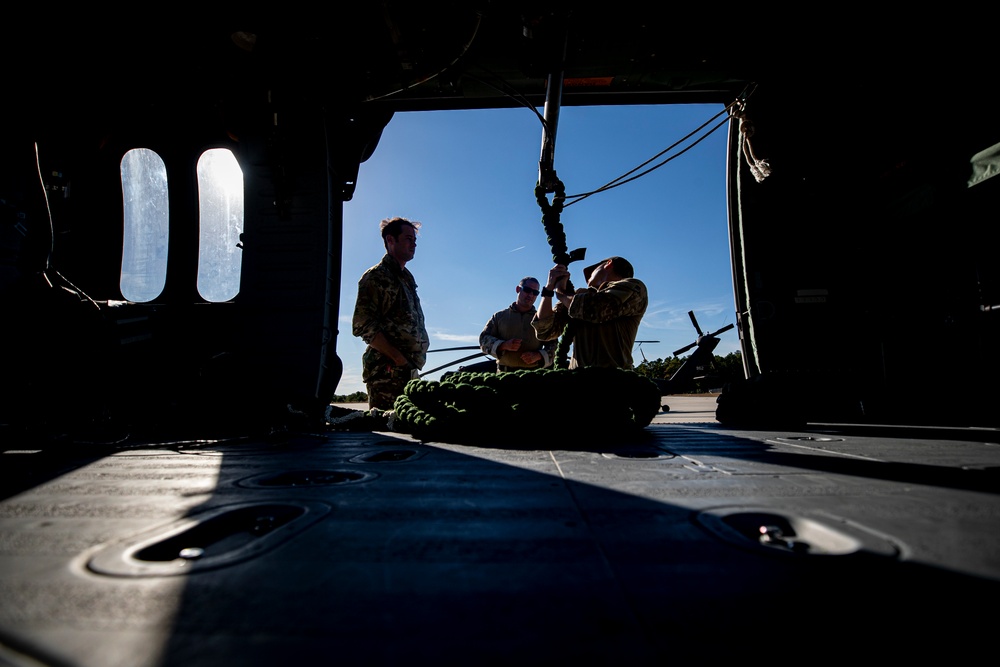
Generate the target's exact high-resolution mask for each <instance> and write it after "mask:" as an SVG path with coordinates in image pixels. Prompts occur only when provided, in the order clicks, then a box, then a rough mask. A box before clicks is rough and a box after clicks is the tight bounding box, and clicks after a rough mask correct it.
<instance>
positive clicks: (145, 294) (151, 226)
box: [119, 148, 169, 302]
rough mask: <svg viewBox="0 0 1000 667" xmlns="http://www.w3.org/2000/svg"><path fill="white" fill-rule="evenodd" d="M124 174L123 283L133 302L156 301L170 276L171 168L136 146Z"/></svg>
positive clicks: (125, 160)
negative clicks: (168, 242) (168, 273)
mask: <svg viewBox="0 0 1000 667" xmlns="http://www.w3.org/2000/svg"><path fill="white" fill-rule="evenodd" d="M121 173H122V196H123V200H124V214H125V219H124V224H125V227H124V238H123V240H122V273H121V280H120V283H119V284H120V287H121V292H122V296H123V297H125V298H126V299H128V300H129V301H140V302H142V301H152V300H153V299H155V298H156V297H158V296H159V295H160V293H161V292H162V291H163V286H164V284H165V283H166V279H167V241H168V239H169V232H168V229H167V224H168V223H167V221H168V219H169V210H168V203H167V169H166V166H164V164H163V160H161V159H160V156H159V155H157V154H156V153H154V152H153V151H151V150H149V149H147V148H135V149H132V150H130V151H129V152H128V153H126V154H125V156H124V157H123V158H122V163H121Z"/></svg>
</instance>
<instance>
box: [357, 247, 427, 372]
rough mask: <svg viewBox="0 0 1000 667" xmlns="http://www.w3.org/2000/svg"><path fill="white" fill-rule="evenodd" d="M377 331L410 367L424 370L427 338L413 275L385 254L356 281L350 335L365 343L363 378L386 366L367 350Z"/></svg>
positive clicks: (379, 355)
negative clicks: (356, 287)
mask: <svg viewBox="0 0 1000 667" xmlns="http://www.w3.org/2000/svg"><path fill="white" fill-rule="evenodd" d="M380 331H381V332H382V334H383V335H384V336H385V337H386V338H387V339H388V340H389V342H390V343H392V344H393V345H395V346H396V347H397V348H398V349H399V351H400V352H402V353H403V354H404V355H405V356H406V358H407V359H409V361H410V364H411V365H412V366H413V367H414V368H418V369H419V368H423V367H424V364H425V363H426V362H427V348H428V347H429V346H430V338H429V336H428V335H427V329H426V327H425V326H424V311H423V310H422V309H421V307H420V299H419V298H417V283H416V282H415V281H414V280H413V274H412V273H410V272H409V270H407V269H405V268H402V267H400V266H399V263H398V262H396V260H395V259H393V258H392V257H390V256H389V255H388V254H386V255H384V256H383V257H382V261H381V262H379V263H378V264H376V265H375V266H373V267H371V268H370V269H368V270H367V271H365V272H364V274H362V276H361V279H360V280H358V298H357V301H356V302H355V304H354V321H353V327H352V332H353V334H354V335H355V336H358V337H360V338H361V339H362V340H363V341H365V342H366V343H368V344H369V347H368V348H367V349H366V350H365V354H364V356H363V359H364V361H363V363H364V368H363V369H362V378H363V379H367V378H368V377H370V376H371V374H372V371H373V370H374V368H376V367H378V366H379V365H385V364H387V363H389V359H388V358H386V357H385V356H384V355H382V354H381V353H379V352H378V351H377V350H375V349H374V348H372V347H371V342H372V339H373V338H375V334H377V333H378V332H380Z"/></svg>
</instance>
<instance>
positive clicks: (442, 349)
mask: <svg viewBox="0 0 1000 667" xmlns="http://www.w3.org/2000/svg"><path fill="white" fill-rule="evenodd" d="M478 349H479V346H478V345H465V346H463V347H439V348H438V349H436V350H427V352H428V353H430V352H451V351H452V350H478Z"/></svg>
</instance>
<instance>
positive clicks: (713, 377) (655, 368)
mask: <svg viewBox="0 0 1000 667" xmlns="http://www.w3.org/2000/svg"><path fill="white" fill-rule="evenodd" d="M687 360H688V357H670V358H669V359H654V360H653V361H648V360H645V361H643V362H642V363H640V364H639V365H638V366H636V367H635V370H636V372H637V373H639V375H643V376H645V377H648V378H652V379H664V380H667V379H669V378H670V376H672V375H673V374H674V373H676V372H677V370H678V369H679V368H680V367H681V366H682V365H683V364H684V362H685V361H687ZM698 375H700V376H705V378H704V379H703V380H698V381H697V382H695V388H693V389H692V390H691V393H695V394H704V393H708V392H710V391H713V390H717V389H719V388H721V387H722V386H723V385H725V384H726V383H729V382H739V381H740V380H742V379H743V355H742V353H740V352H731V353H729V354H727V355H726V356H724V357H721V356H719V355H717V354H716V355H714V356H713V357H712V363H711V365H710V367H709V368H706V369H704V370H703V371H702V372H699V373H698Z"/></svg>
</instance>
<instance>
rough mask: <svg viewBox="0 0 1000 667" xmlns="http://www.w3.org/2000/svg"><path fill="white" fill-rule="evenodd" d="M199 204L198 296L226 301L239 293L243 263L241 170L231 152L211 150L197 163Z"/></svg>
mask: <svg viewBox="0 0 1000 667" xmlns="http://www.w3.org/2000/svg"><path fill="white" fill-rule="evenodd" d="M198 201H199V207H200V211H201V237H200V238H201V242H200V244H199V246H198V293H199V294H201V296H202V297H203V298H204V299H205V300H207V301H228V300H230V299H232V298H233V297H235V296H236V295H237V294H238V293H239V291H240V269H241V267H242V263H243V255H242V252H243V250H242V248H241V245H240V234H241V233H242V232H243V171H242V170H241V169H240V165H239V163H237V161H236V156H234V155H233V154H232V152H231V151H229V150H227V149H224V148H214V149H212V150H209V151H205V153H204V154H203V155H202V156H201V159H199V160H198Z"/></svg>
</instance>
